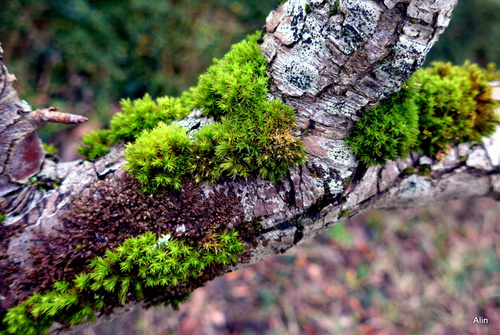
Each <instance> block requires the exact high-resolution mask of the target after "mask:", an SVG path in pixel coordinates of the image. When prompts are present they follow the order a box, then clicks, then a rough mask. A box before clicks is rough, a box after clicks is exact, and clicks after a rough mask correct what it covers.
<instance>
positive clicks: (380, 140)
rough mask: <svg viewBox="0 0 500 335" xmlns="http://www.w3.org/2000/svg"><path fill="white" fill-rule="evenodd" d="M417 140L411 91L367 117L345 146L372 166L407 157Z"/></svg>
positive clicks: (415, 115) (405, 92)
mask: <svg viewBox="0 0 500 335" xmlns="http://www.w3.org/2000/svg"><path fill="white" fill-rule="evenodd" d="M417 136H418V109H417V105H416V104H415V102H414V101H413V100H412V99H411V93H410V90H408V89H404V90H402V91H400V92H398V93H395V94H393V95H391V96H390V97H389V98H387V99H385V100H383V101H382V102H381V103H380V105H379V106H377V107H375V108H373V109H372V110H370V111H368V112H366V113H364V114H363V115H362V116H361V120H360V121H358V122H357V123H356V125H355V126H354V127H353V129H352V130H351V136H350V137H348V138H347V139H346V143H347V145H349V147H350V148H351V149H352V150H353V152H354V154H355V155H356V156H357V157H358V158H359V160H360V161H361V162H363V163H364V164H365V165H368V166H370V165H377V164H385V162H386V160H394V159H397V158H398V157H401V156H405V155H408V154H409V153H410V150H411V148H412V147H413V146H414V145H415V143H416V141H417Z"/></svg>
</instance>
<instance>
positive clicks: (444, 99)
mask: <svg viewBox="0 0 500 335" xmlns="http://www.w3.org/2000/svg"><path fill="white" fill-rule="evenodd" d="M409 85H411V86H412V87H414V89H415V90H416V94H415V95H414V97H413V99H414V100H415V102H416V103H417V105H418V106H419V111H420V117H419V130H420V135H419V138H418V142H417V146H418V148H419V149H420V150H421V151H422V152H423V153H425V154H426V155H428V156H431V157H437V156H442V155H444V154H446V153H447V151H448V149H449V147H450V146H451V145H453V144H454V143H458V142H469V143H481V142H482V141H481V138H482V137H483V136H489V135H492V134H493V132H494V131H495V127H496V126H497V125H498V124H500V122H499V118H498V116H497V115H495V112H494V109H495V105H496V104H495V101H494V100H493V99H492V97H491V94H492V89H491V86H490V85H489V83H488V81H487V80H486V72H485V71H484V70H482V69H480V68H479V67H478V66H477V65H471V64H470V63H468V62H466V63H465V64H464V65H463V66H453V65H452V64H451V63H440V62H436V63H433V64H432V66H431V67H429V68H425V69H421V70H419V71H417V72H416V73H415V75H414V76H413V77H412V78H411V79H410V82H409Z"/></svg>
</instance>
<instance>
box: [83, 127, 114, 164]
mask: <svg viewBox="0 0 500 335" xmlns="http://www.w3.org/2000/svg"><path fill="white" fill-rule="evenodd" d="M109 135H110V131H109V130H104V129H98V130H93V131H91V132H88V133H86V134H84V135H83V137H82V144H81V145H80V146H78V147H77V148H76V151H78V153H80V154H81V155H83V156H85V157H86V158H87V159H90V160H94V159H96V158H99V157H101V156H104V155H105V154H107V153H108V151H109V147H110V146H111V145H112V144H113V142H112V141H111V139H110V136H109Z"/></svg>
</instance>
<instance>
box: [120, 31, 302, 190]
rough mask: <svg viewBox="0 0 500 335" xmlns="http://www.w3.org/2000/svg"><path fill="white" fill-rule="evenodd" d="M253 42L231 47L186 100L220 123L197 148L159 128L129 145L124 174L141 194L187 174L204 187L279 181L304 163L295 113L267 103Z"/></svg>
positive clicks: (201, 135)
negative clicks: (227, 181)
mask: <svg viewBox="0 0 500 335" xmlns="http://www.w3.org/2000/svg"><path fill="white" fill-rule="evenodd" d="M257 38H258V34H254V35H252V36H250V37H249V38H248V39H247V40H245V41H243V42H241V43H238V44H236V45H234V46H233V48H232V50H231V51H230V52H229V53H228V54H227V55H226V56H224V58H222V59H221V60H215V61H214V63H215V64H214V65H213V66H211V67H210V68H209V69H208V70H207V72H206V73H205V74H203V75H201V76H200V79H199V83H198V86H197V87H195V88H193V89H191V90H190V91H189V92H188V93H186V94H185V95H184V96H183V99H184V103H185V105H186V106H188V108H189V109H195V108H201V109H203V113H204V114H205V115H206V116H208V117H213V118H214V119H215V120H216V121H217V122H215V123H213V124H210V125H206V126H204V127H203V128H202V129H200V131H199V132H197V133H195V134H194V137H195V140H194V141H191V142H190V141H189V140H188V137H187V135H185V130H184V131H183V130H181V129H179V128H178V127H177V126H175V125H173V126H167V125H166V124H161V125H159V126H158V127H157V128H155V129H153V130H151V131H146V132H144V133H142V134H141V136H139V137H138V138H137V140H136V143H135V144H129V145H127V149H126V151H125V159H126V160H127V161H128V165H127V168H128V169H129V171H130V172H131V173H132V174H134V175H135V176H136V177H137V178H138V179H139V180H140V181H141V182H142V183H143V184H144V185H145V190H148V191H155V189H156V188H157V187H158V186H169V187H173V188H179V187H180V184H181V180H182V178H183V177H185V176H187V175H188V174H192V175H194V177H195V179H196V180H197V181H200V180H204V181H207V182H212V181H216V180H218V179H219V178H221V177H232V178H235V177H244V178H246V177H248V176H249V175H250V174H252V173H257V174H259V175H260V176H261V177H262V178H266V179H270V180H277V179H278V178H280V177H282V176H283V175H284V174H285V173H286V172H287V171H288V168H289V167H290V166H296V165H298V164H300V163H302V162H304V161H305V159H306V155H305V150H304V147H303V144H302V142H301V141H300V140H299V138H297V137H295V136H293V135H292V133H291V131H292V129H293V127H294V126H295V121H294V112H293V109H292V108H290V107H288V106H286V105H284V104H283V103H281V102H279V101H277V100H272V101H270V100H268V99H267V93H268V82H269V78H268V77H267V75H266V72H265V69H266V65H267V63H266V61H265V59H264V58H263V56H262V54H261V51H260V49H259V48H258V46H257V43H256V41H257ZM169 132H172V135H168V134H167V133H169ZM181 137H182V140H181ZM170 141H180V142H178V143H177V142H176V143H170ZM172 147H175V148H176V149H174V150H173V149H171V148H172Z"/></svg>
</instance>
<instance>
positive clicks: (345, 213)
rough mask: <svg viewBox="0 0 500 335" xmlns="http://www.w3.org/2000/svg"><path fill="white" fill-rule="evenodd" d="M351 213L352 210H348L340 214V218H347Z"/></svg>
mask: <svg viewBox="0 0 500 335" xmlns="http://www.w3.org/2000/svg"><path fill="white" fill-rule="evenodd" d="M350 212H351V209H346V210H343V211H342V212H340V213H339V216H338V218H339V219H340V218H343V217H344V216H347V215H349V213H350Z"/></svg>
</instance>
